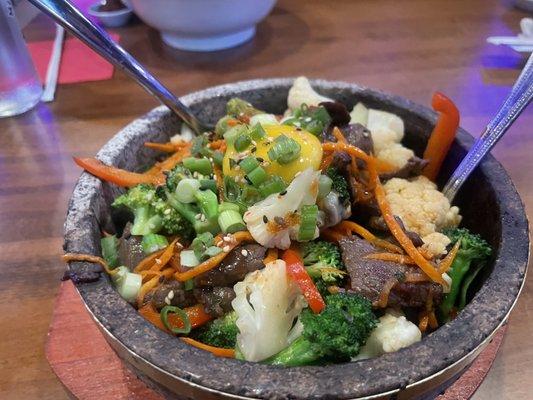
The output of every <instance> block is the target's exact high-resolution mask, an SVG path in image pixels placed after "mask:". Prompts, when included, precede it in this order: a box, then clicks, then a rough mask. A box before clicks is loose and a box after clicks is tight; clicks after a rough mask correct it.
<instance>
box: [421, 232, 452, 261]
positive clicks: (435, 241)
mask: <svg viewBox="0 0 533 400" xmlns="http://www.w3.org/2000/svg"><path fill="white" fill-rule="evenodd" d="M422 241H423V242H424V244H423V245H422V248H423V249H425V250H426V251H427V252H429V253H430V254H431V255H433V256H435V257H437V256H440V255H443V254H446V246H448V245H449V244H450V243H451V240H450V238H448V236H446V235H443V234H442V233H440V232H433V233H430V234H429V235H426V236H424V237H423V238H422Z"/></svg>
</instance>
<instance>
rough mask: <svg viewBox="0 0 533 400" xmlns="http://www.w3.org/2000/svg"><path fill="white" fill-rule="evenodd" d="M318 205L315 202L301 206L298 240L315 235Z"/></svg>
mask: <svg viewBox="0 0 533 400" xmlns="http://www.w3.org/2000/svg"><path fill="white" fill-rule="evenodd" d="M317 218H318V206H317V205H316V204H312V205H306V206H302V209H301V216H300V229H299V230H298V241H300V242H303V241H306V240H311V239H313V237H314V236H315V231H316V221H317Z"/></svg>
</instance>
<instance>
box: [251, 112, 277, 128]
mask: <svg viewBox="0 0 533 400" xmlns="http://www.w3.org/2000/svg"><path fill="white" fill-rule="evenodd" d="M257 124H261V125H279V121H278V119H277V118H276V116H275V115H274V114H257V115H254V116H253V117H251V118H250V126H253V127H254V128H255V125H257Z"/></svg>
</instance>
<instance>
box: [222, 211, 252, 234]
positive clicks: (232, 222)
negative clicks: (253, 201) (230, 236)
mask: <svg viewBox="0 0 533 400" xmlns="http://www.w3.org/2000/svg"><path fill="white" fill-rule="evenodd" d="M218 225H219V226H220V229H222V232H224V233H235V232H238V231H242V230H244V229H246V225H245V224H244V221H243V220H242V217H241V214H240V213H239V212H238V211H235V210H226V211H222V212H221V213H220V215H219V216H218Z"/></svg>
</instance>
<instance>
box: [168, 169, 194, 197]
mask: <svg viewBox="0 0 533 400" xmlns="http://www.w3.org/2000/svg"><path fill="white" fill-rule="evenodd" d="M166 175H167V179H166V182H165V185H166V188H167V189H168V190H169V191H170V192H175V191H176V188H177V187H178V183H179V182H180V181H181V180H182V179H187V178H192V174H191V171H189V170H188V169H187V168H185V167H184V166H183V164H178V165H176V166H175V167H174V168H173V169H171V170H170V171H168V172H167V173H166Z"/></svg>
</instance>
